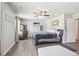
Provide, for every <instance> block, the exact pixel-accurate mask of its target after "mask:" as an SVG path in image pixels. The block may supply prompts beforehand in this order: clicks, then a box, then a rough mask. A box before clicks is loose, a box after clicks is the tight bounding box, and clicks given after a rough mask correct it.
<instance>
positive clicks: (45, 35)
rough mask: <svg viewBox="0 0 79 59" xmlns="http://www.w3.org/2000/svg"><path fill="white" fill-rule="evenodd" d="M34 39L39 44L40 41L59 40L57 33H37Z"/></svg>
mask: <svg viewBox="0 0 79 59" xmlns="http://www.w3.org/2000/svg"><path fill="white" fill-rule="evenodd" d="M32 37H33V39H34V40H35V41H36V42H37V41H38V40H39V39H50V38H57V33H56V32H46V31H45V32H44V31H42V32H36V33H33V36H32Z"/></svg>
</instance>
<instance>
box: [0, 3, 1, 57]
mask: <svg viewBox="0 0 79 59" xmlns="http://www.w3.org/2000/svg"><path fill="white" fill-rule="evenodd" d="M0 55H1V3H0Z"/></svg>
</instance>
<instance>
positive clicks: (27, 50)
mask: <svg viewBox="0 0 79 59" xmlns="http://www.w3.org/2000/svg"><path fill="white" fill-rule="evenodd" d="M37 55H38V54H37V50H36V48H35V46H34V43H33V42H32V40H31V39H28V40H21V41H19V43H18V44H17V46H16V47H15V50H14V51H12V53H11V54H10V56H37Z"/></svg>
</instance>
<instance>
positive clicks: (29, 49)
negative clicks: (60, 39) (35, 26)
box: [6, 38, 79, 56]
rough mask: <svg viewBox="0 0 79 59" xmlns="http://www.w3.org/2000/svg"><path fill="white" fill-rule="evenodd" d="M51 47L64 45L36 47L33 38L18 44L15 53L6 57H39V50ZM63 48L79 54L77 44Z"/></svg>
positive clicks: (69, 44) (65, 45)
mask: <svg viewBox="0 0 79 59" xmlns="http://www.w3.org/2000/svg"><path fill="white" fill-rule="evenodd" d="M51 45H62V44H60V43H50V44H41V45H37V46H35V45H34V43H33V40H32V38H29V39H25V40H20V41H19V43H17V44H16V46H15V48H14V49H13V51H11V52H10V53H9V54H8V55H6V56H38V53H37V49H38V48H40V47H45V46H51ZM63 46H64V47H65V48H68V49H70V50H72V51H73V52H75V53H77V54H79V46H75V43H68V44H64V45H63ZM76 49H77V50H76Z"/></svg>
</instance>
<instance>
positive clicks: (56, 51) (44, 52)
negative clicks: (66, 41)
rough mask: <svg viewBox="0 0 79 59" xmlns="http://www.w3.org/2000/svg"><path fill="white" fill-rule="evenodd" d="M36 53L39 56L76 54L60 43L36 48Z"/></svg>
mask: <svg viewBox="0 0 79 59" xmlns="http://www.w3.org/2000/svg"><path fill="white" fill-rule="evenodd" d="M38 54H39V56H78V54H76V53H74V52H72V51H71V50H69V49H67V48H65V47H63V46H61V45H55V46H48V47H43V48H38Z"/></svg>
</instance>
